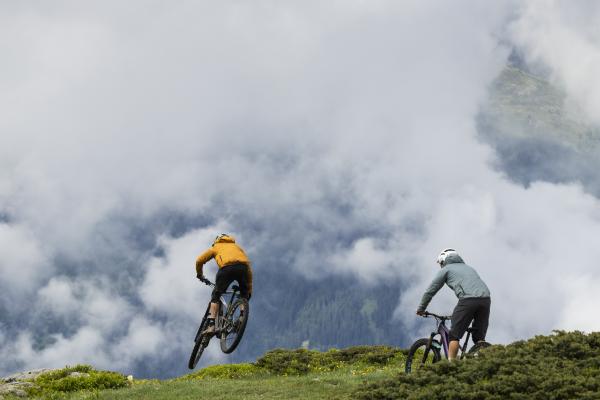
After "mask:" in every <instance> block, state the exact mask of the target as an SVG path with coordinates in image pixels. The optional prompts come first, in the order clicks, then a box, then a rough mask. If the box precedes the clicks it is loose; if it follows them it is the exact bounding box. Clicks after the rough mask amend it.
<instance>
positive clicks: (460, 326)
mask: <svg viewBox="0 0 600 400" xmlns="http://www.w3.org/2000/svg"><path fill="white" fill-rule="evenodd" d="M491 303H492V301H491V299H490V298H489V297H468V298H464V299H460V300H459V301H458V304H457V305H456V307H455V308H454V312H453V313H452V327H451V328H450V340H460V339H461V338H462V337H463V335H464V334H465V332H466V331H467V328H468V327H469V324H470V323H471V321H473V341H474V342H478V341H480V340H485V335H486V333H487V329H488V323H489V319H490V305H491Z"/></svg>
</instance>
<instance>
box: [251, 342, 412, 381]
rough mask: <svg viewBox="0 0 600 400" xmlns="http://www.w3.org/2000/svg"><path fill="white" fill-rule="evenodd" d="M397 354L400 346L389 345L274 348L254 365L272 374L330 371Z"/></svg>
mask: <svg viewBox="0 0 600 400" xmlns="http://www.w3.org/2000/svg"><path fill="white" fill-rule="evenodd" d="M401 357H403V352H402V351H401V350H399V349H396V348H393V347H389V346H355V347H349V348H347V349H343V350H337V349H332V350H329V351H326V352H319V351H315V350H305V349H296V350H284V349H277V350H272V351H269V352H267V353H266V354H265V355H264V356H262V357H261V358H259V359H258V360H257V361H256V366H257V367H258V368H262V369H264V370H266V371H268V372H270V373H272V374H276V375H301V374H306V373H309V372H322V371H333V370H336V369H338V368H342V367H345V366H350V365H357V366H362V367H364V366H384V365H386V364H388V363H389V362H390V361H392V360H393V359H395V361H396V362H398V359H399V358H401Z"/></svg>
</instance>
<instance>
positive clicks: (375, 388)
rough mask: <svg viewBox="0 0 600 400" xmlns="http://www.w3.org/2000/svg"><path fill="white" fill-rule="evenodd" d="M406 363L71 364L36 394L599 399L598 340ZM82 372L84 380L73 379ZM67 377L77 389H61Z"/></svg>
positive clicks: (67, 397)
mask: <svg viewBox="0 0 600 400" xmlns="http://www.w3.org/2000/svg"><path fill="white" fill-rule="evenodd" d="M404 361H405V352H404V351H402V350H400V349H396V348H392V347H385V346H359V347H351V348H348V349H344V350H330V351H326V352H318V351H309V350H282V349H279V350H273V351H270V352H268V353H266V354H265V355H264V356H263V357H261V358H259V359H258V360H257V361H256V362H255V363H251V364H250V363H244V364H226V365H216V366H211V367H208V368H204V369H201V370H198V371H196V372H194V373H192V374H189V375H185V376H182V377H179V378H177V379H171V380H166V381H159V380H147V381H134V382H133V383H125V382H127V381H126V379H125V377H123V376H122V375H120V374H116V373H109V372H102V371H94V370H92V369H91V368H90V367H89V366H77V367H74V368H69V369H65V370H61V371H58V372H53V373H52V374H47V375H45V376H44V375H42V376H41V377H40V378H38V379H37V380H36V384H38V385H41V386H40V388H39V389H38V391H37V392H36V393H34V394H36V395H37V397H38V398H45V399H53V400H59V399H60V400H84V399H117V400H118V399H146V400H157V399H228V400H235V399H267V400H268V399H338V400H342V399H363V400H382V399H408V400H436V399H439V400H446V399H455V400H503V399H527V400H529V399H534V400H537V399H539V400H567V399H578V400H579V399H590V400H591V399H600V333H591V334H584V333H582V332H569V333H567V332H555V333H554V334H552V335H549V336H536V337H534V338H532V339H530V340H527V341H518V342H515V343H512V344H510V345H507V346H492V347H491V348H489V349H485V350H484V351H482V352H481V353H480V354H479V355H478V357H476V358H469V359H466V360H463V361H459V362H455V363H448V362H447V361H442V362H439V363H435V364H431V365H427V366H425V367H423V368H422V369H421V370H419V371H417V372H414V373H412V374H405V373H404V372H403V370H404ZM83 369H85V370H86V371H87V372H85V373H86V374H89V375H86V376H81V377H73V376H70V373H71V372H73V371H81V370H83ZM101 376H104V377H105V378H103V379H99V378H98V377H101ZM108 376H110V377H111V378H110V379H108V380H106V379H107V377H108ZM94 377H96V378H94ZM69 379H70V380H73V379H81V380H82V383H78V384H77V385H74V384H72V383H69V384H65V383H64V382H65V380H69ZM94 379H95V380H94ZM61 382H63V383H61ZM91 382H95V383H93V384H92V383H91ZM106 382H112V383H111V385H113V386H106V385H105V383H106ZM84 383H85V384H84ZM123 384H125V385H126V386H125V387H121V388H119V387H118V386H120V385H123ZM94 385H97V386H94ZM106 387H113V389H105V388H106Z"/></svg>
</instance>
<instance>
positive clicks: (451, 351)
mask: <svg viewBox="0 0 600 400" xmlns="http://www.w3.org/2000/svg"><path fill="white" fill-rule="evenodd" d="M459 347H460V346H459V343H458V340H451V341H450V344H449V345H448V361H454V360H455V359H456V355H457V354H458V348H459Z"/></svg>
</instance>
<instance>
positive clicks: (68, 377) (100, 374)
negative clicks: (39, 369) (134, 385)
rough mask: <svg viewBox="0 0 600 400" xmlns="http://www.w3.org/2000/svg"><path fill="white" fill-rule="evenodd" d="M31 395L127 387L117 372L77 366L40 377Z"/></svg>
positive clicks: (123, 377)
mask: <svg viewBox="0 0 600 400" xmlns="http://www.w3.org/2000/svg"><path fill="white" fill-rule="evenodd" d="M34 385H35V386H34V387H32V388H31V389H30V390H29V391H30V394H31V395H36V396H39V395H42V394H44V395H47V394H49V393H56V392H62V393H65V392H74V391H78V390H102V389H116V388H120V387H124V386H126V385H127V378H126V377H125V376H123V375H121V374H119V373H117V372H110V371H96V370H94V369H93V368H92V367H91V366H89V365H77V366H75V367H66V368H63V369H60V370H56V371H51V372H48V373H45V374H42V375H40V376H39V377H37V378H36V379H35V381H34Z"/></svg>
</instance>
